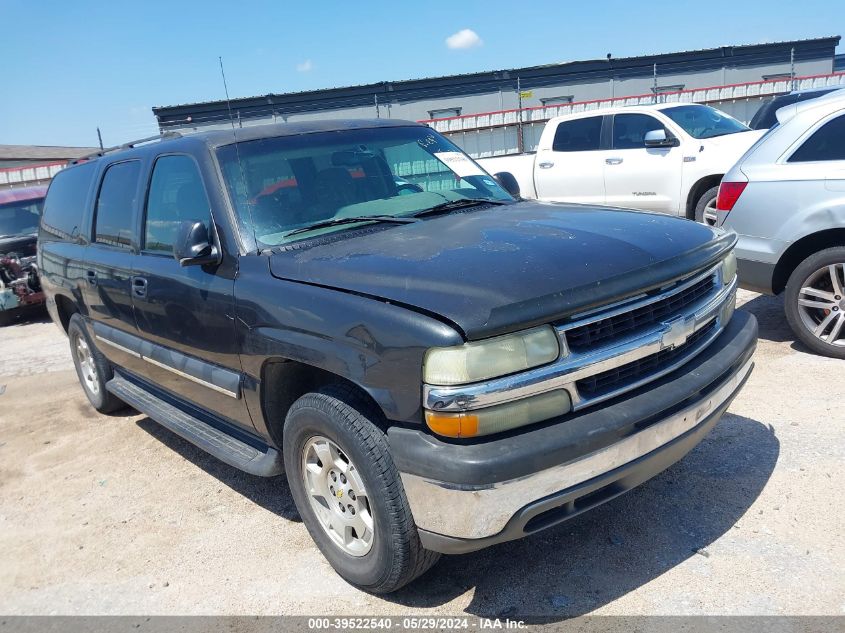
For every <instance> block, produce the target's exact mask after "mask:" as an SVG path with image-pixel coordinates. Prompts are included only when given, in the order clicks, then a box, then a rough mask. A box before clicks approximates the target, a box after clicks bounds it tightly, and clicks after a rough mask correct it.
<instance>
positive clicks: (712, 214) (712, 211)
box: [703, 198, 717, 226]
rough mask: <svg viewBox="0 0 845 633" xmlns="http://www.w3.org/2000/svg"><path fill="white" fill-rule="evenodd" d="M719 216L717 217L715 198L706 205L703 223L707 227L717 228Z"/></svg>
mask: <svg viewBox="0 0 845 633" xmlns="http://www.w3.org/2000/svg"><path fill="white" fill-rule="evenodd" d="M716 221H717V215H716V198H713V199H712V200H711V201H710V202H708V203H707V204H706V205H704V218H703V222H704V224H706V225H707V226H716Z"/></svg>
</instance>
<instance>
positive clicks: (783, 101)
mask: <svg viewBox="0 0 845 633" xmlns="http://www.w3.org/2000/svg"><path fill="white" fill-rule="evenodd" d="M834 90H842V86H836V87H834V88H808V89H807V90H796V91H795V92H790V93H788V94H785V95H779V96H777V97H775V98H774V99H770V100H769V101H766V102H765V103H764V104H763V105H761V106H760V109H759V110H757V112H755V113H754V116H753V117H752V119H751V123H749V124H748V127H750V128H751V129H752V130H768V129H771V128H773V127H774V126H775V125H777V122H778V119H777V116H776V114H777V111H778V110H779V109H781V108H783V107H785V106H788V105H792V104H793V103H798V102H799V101H808V100H810V99H816V98H818V97H821V96H823V95H826V94H828V93H831V92H833V91H834Z"/></svg>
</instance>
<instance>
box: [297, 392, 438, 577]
mask: <svg viewBox="0 0 845 633" xmlns="http://www.w3.org/2000/svg"><path fill="white" fill-rule="evenodd" d="M364 412H368V407H367V406H366V405H365V404H362V403H361V402H360V401H359V400H358V399H357V398H356V395H355V392H354V391H353V390H352V389H348V388H345V387H338V388H331V389H327V390H324V391H322V392H320V393H308V394H305V395H304V396H302V397H301V398H300V399H299V400H297V401H296V402H295V403H294V404H293V406H291V408H290V411H289V412H288V414H287V418H286V420H285V426H284V433H283V445H284V460H285V471H286V473H287V478H288V483H289V484H290V490H291V494H292V495H293V499H294V502H295V503H296V507H297V509H298V510H299V514H300V516H301V517H302V521H303V523H304V524H305V527H306V528H307V529H308V532H309V533H310V534H311V538H313V539H314V542H315V543H316V544H317V547H319V548H320V551H321V552H322V553H323V556H325V557H326V560H328V562H329V564H331V566H332V567H333V568H334V569H335V571H336V572H337V573H338V574H339V575H340V576H341V577H342V578H343V579H344V580H346V581H347V582H349V583H351V584H353V585H355V586H357V587H359V588H360V589H363V590H365V591H368V592H371V593H390V592H392V591H395V590H397V589H399V588H400V587H402V586H404V585H406V584H408V583H409V582H411V581H412V580H414V579H415V578H417V577H418V576H420V575H422V574H423V573H425V572H426V571H427V570H428V569H430V568H431V567H432V566H433V565H434V564H435V563H436V562H437V561H438V559H439V558H440V554H438V553H436V552H431V551H429V550H426V549H424V548H423V547H422V544H421V543H420V539H419V534H418V533H417V528H416V525H415V524H414V518H413V516H412V514H411V509H410V507H409V506H408V500H407V498H406V497H405V490H404V489H403V487H402V482H401V480H400V478H399V472H398V470H397V469H396V465H395V464H394V463H393V459H392V457H391V456H390V451H389V449H388V445H387V438H386V436H385V434H384V433H383V432H382V431H381V430H380V429H379V428H378V427H377V426H376V425H375V424H373V422H372V421H371V419H370V418H372V419H375V415H370V416H369V417H368V416H367V415H365V413H364ZM332 445H334V449H332ZM320 447H322V448H320ZM326 451H330V452H328V453H326ZM318 453H320V454H323V455H324V457H326V456H328V457H329V458H328V459H325V460H318ZM344 459H345V460H346V462H348V463H346V464H345V467H346V470H342V469H338V468H337V464H343V463H344ZM306 462H307V465H306ZM336 470H337V471H338V472H335V471H336ZM318 473H319V474H318ZM332 473H334V474H336V475H337V476H338V479H336V480H335V479H332ZM343 473H346V474H349V475H350V476H349V477H348V478H346V479H343V478H340V475H341V474H343ZM355 473H357V476H356V474H355ZM309 478H310V479H309ZM321 485H322V488H321V489H320V486H321ZM334 486H338V488H335V487H334ZM342 486H346V488H345V489H344V488H342ZM362 486H363V492H362V494H357V496H356V493H354V491H355V490H356V489H360V488H361V487H362ZM309 490H310V492H309ZM323 491H324V492H325V494H323V495H322V496H321V497H319V499H322V501H320V500H318V495H320V494H322V492H323ZM347 500H351V501H350V503H355V504H357V505H355V506H354V507H353V506H351V505H350V506H348V508H349V509H348V510H343V512H344V514H340V510H339V508H340V507H342V506H343V503H341V501H343V502H344V503H346V502H347ZM324 506H325V507H324ZM356 508H357V515H356V514H355V512H352V510H355V509H356ZM318 512H319V514H320V516H318ZM347 512H348V513H349V514H346V513H347ZM367 517H368V518H369V522H368V521H367V520H366V518H367ZM355 521H357V522H358V524H359V525H360V524H364V526H363V527H361V528H360V529H359V528H358V527H355V528H351V529H350V528H349V524H350V523H349V522H355ZM327 522H329V523H335V524H336V525H335V526H334V530H333V529H332V528H329V527H326V525H327ZM367 524H370V525H372V531H371V532H369V531H367V528H366V525H367ZM338 525H339V527H340V528H341V530H338V529H337V527H338ZM339 531H343V532H344V535H346V536H348V537H349V541H350V542H349V543H348V544H346V545H342V544H341V543H340V541H339V540H338V539H339V538H341V537H340V535H339ZM358 531H360V532H361V534H360V535H359V534H358ZM367 536H369V546H367Z"/></svg>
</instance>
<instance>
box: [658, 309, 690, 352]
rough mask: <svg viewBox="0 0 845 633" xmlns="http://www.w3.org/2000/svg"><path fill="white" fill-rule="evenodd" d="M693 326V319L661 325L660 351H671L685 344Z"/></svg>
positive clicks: (681, 318) (674, 320)
mask: <svg viewBox="0 0 845 633" xmlns="http://www.w3.org/2000/svg"><path fill="white" fill-rule="evenodd" d="M694 325H695V321H694V320H693V319H689V320H687V319H685V318H684V317H678V318H676V319H672V320H671V321H666V322H665V323H664V324H663V326H664V330H663V334H662V335H661V336H660V349H672V348H673V347H678V346H679V345H683V344H684V343H686V342H687V339H688V338H689V336H690V334H692V330H693V327H694Z"/></svg>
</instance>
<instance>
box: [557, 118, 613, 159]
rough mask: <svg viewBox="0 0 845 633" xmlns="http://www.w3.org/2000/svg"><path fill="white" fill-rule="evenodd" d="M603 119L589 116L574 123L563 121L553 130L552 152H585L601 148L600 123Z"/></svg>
mask: <svg viewBox="0 0 845 633" xmlns="http://www.w3.org/2000/svg"><path fill="white" fill-rule="evenodd" d="M603 118H604V117H601V116H591V117H586V118H584V119H575V120H574V121H564V122H563V123H560V124H558V126H557V130H555V139H554V141H553V142H552V150H554V151H555V152H587V151H590V150H597V149H599V148H600V147H601V121H602V119H603Z"/></svg>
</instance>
